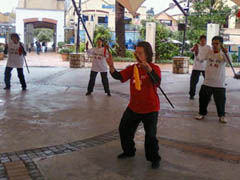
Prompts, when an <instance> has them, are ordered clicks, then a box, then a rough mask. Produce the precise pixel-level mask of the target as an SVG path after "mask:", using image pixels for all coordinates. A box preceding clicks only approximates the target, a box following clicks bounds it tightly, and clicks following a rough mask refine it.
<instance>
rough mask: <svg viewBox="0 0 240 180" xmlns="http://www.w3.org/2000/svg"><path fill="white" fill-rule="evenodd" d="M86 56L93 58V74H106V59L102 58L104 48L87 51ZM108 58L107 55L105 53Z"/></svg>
mask: <svg viewBox="0 0 240 180" xmlns="http://www.w3.org/2000/svg"><path fill="white" fill-rule="evenodd" d="M87 53H88V55H92V56H94V57H93V62H92V69H91V70H92V71H95V72H107V71H108V67H107V62H106V58H107V57H104V48H103V47H101V48H92V49H89V50H87ZM106 54H107V56H108V53H106Z"/></svg>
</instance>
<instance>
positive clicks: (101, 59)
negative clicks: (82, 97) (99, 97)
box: [86, 38, 111, 96]
mask: <svg viewBox="0 0 240 180" xmlns="http://www.w3.org/2000/svg"><path fill="white" fill-rule="evenodd" d="M86 50H87V53H88V55H92V56H94V58H93V62H92V68H91V73H90V80H89V83H88V89H87V93H86V96H89V95H91V93H92V92H93V88H94V85H95V80H96V77H97V74H98V72H100V73H101V78H102V84H103V87H104V91H105V93H106V94H107V95H108V96H111V94H110V89H109V82H108V77H107V71H108V67H107V62H106V58H107V56H108V52H107V50H106V48H105V47H103V39H101V38H98V40H97V47H94V48H92V49H88V43H87V44H86Z"/></svg>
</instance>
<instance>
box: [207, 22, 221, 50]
mask: <svg viewBox="0 0 240 180" xmlns="http://www.w3.org/2000/svg"><path fill="white" fill-rule="evenodd" d="M219 32H220V26H219V24H211V23H210V24H208V25H207V45H209V46H212V38H213V37H214V36H219Z"/></svg>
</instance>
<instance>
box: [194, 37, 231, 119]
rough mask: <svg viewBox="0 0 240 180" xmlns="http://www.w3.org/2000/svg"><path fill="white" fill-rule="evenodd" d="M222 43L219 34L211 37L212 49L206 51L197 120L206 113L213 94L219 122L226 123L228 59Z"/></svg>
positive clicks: (202, 117)
mask: <svg viewBox="0 0 240 180" xmlns="http://www.w3.org/2000/svg"><path fill="white" fill-rule="evenodd" d="M222 44H223V38H222V37H221V36H215V37H213V39H212V50H209V51H208V53H207V58H206V60H207V65H206V70H205V79H204V82H203V85H202V87H201V90H200V93H199V114H198V115H197V116H196V119H197V120H202V119H204V116H205V115H207V107H208V104H209V102H210V99H211V96H212V95H213V98H214V101H215V104H216V107H217V114H218V117H219V122H221V123H227V119H226V118H225V103H226V85H225V66H226V62H228V60H227V58H226V56H225V54H224V53H226V54H227V50H226V49H224V48H222ZM221 49H222V51H223V52H222V51H221ZM227 55H228V54H227ZM228 56H229V55H228Z"/></svg>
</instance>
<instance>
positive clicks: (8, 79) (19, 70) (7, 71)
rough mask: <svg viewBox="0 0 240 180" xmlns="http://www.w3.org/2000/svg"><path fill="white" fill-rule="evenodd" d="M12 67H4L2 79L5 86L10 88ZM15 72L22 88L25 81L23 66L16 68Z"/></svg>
mask: <svg viewBox="0 0 240 180" xmlns="http://www.w3.org/2000/svg"><path fill="white" fill-rule="evenodd" d="M12 70H13V68H11V67H6V69H5V73H4V75H5V77H4V81H5V84H6V88H10V87H11V72H12ZM17 73H18V78H19V81H20V83H21V85H22V88H26V87H27V85H26V82H25V78H24V74H23V68H17Z"/></svg>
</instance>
